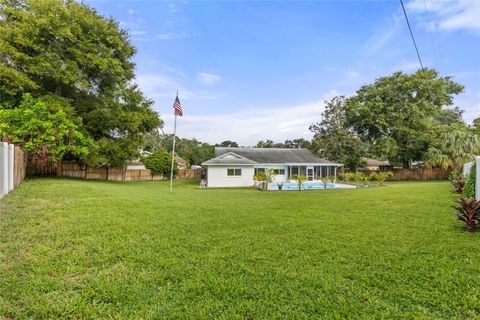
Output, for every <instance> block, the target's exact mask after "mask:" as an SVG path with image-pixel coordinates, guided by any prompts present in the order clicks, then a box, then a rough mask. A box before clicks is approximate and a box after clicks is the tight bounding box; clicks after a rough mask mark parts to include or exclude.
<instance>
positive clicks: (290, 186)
mask: <svg viewBox="0 0 480 320" xmlns="http://www.w3.org/2000/svg"><path fill="white" fill-rule="evenodd" d="M326 187H327V189H351V188H355V186H351V185H348V184H340V183H327V185H326ZM319 189H325V185H324V184H323V183H320V182H306V183H304V184H303V185H302V190H319ZM268 190H278V185H277V184H276V183H270V184H268ZM282 190H286V191H291V190H298V184H297V183H295V182H284V183H283V187H282Z"/></svg>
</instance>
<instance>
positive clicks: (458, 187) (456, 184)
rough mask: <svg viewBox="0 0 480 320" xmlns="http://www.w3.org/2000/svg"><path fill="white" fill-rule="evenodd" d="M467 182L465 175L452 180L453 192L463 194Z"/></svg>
mask: <svg viewBox="0 0 480 320" xmlns="http://www.w3.org/2000/svg"><path fill="white" fill-rule="evenodd" d="M466 183H467V180H466V179H465V176H464V175H463V174H459V175H458V176H456V177H455V178H453V180H452V185H453V190H452V192H454V193H458V194H462V193H463V190H464V189H465V184H466Z"/></svg>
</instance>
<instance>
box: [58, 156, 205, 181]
mask: <svg viewBox="0 0 480 320" xmlns="http://www.w3.org/2000/svg"><path fill="white" fill-rule="evenodd" d="M56 175H57V176H61V177H69V178H78V179H86V180H108V181H150V180H163V179H164V177H163V175H155V176H152V172H151V171H150V169H126V168H108V167H90V166H86V165H80V164H78V163H75V162H69V161H62V162H58V163H57V167H56ZM200 175H201V169H179V170H178V174H177V178H180V179H199V178H200Z"/></svg>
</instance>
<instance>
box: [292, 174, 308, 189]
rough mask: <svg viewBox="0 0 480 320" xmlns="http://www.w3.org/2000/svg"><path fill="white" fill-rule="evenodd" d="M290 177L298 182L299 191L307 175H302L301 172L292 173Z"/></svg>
mask: <svg viewBox="0 0 480 320" xmlns="http://www.w3.org/2000/svg"><path fill="white" fill-rule="evenodd" d="M292 178H293V179H294V180H295V181H297V183H298V191H301V190H302V185H303V183H304V182H305V181H306V180H307V177H306V176H303V175H301V174H294V175H293V176H292Z"/></svg>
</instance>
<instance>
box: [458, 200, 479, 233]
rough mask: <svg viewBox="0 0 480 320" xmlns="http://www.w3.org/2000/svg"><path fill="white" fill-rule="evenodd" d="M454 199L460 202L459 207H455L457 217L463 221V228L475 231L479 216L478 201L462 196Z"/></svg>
mask: <svg viewBox="0 0 480 320" xmlns="http://www.w3.org/2000/svg"><path fill="white" fill-rule="evenodd" d="M455 201H456V202H457V203H458V204H460V206H459V207H455V209H456V210H457V219H458V220H460V221H462V222H464V223H465V229H466V230H467V231H469V232H473V231H475V229H476V228H477V225H478V220H479V218H480V201H478V200H475V199H473V198H470V199H469V198H464V197H461V198H460V199H458V200H455Z"/></svg>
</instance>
